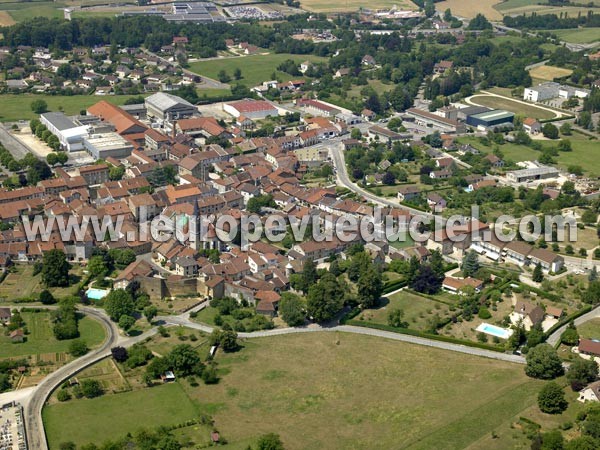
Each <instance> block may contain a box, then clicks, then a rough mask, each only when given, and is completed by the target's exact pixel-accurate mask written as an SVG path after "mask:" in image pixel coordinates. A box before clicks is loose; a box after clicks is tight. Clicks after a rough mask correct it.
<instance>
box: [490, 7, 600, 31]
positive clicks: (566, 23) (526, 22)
mask: <svg viewBox="0 0 600 450" xmlns="http://www.w3.org/2000/svg"><path fill="white" fill-rule="evenodd" d="M502 21H503V22H504V25H506V26H507V27H511V28H519V29H523V28H527V29H530V30H561V29H565V28H578V27H598V26H600V14H594V12H593V11H591V10H590V11H589V12H588V14H587V15H584V14H581V13H579V14H578V15H577V16H576V17H567V16H566V15H565V16H564V17H563V15H562V13H561V14H560V16H558V15H556V14H542V15H538V14H537V13H535V12H534V13H531V15H529V16H525V15H523V16H514V17H513V16H509V15H506V16H504V18H503V19H502Z"/></svg>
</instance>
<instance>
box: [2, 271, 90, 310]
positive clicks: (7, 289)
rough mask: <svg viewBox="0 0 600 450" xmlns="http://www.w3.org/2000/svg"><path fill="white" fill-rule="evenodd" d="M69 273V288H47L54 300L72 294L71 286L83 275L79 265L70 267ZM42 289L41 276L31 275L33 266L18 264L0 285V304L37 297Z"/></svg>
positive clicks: (43, 287)
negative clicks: (22, 298)
mask: <svg viewBox="0 0 600 450" xmlns="http://www.w3.org/2000/svg"><path fill="white" fill-rule="evenodd" d="M69 273H70V275H71V278H72V280H71V286H69V287H56V288H49V291H50V292H51V293H52V295H54V297H55V298H62V297H65V296H68V295H72V294H73V285H74V284H75V283H76V282H78V281H79V279H80V278H81V276H82V275H83V268H82V267H81V266H80V265H72V266H71V270H70V271H69ZM43 289H45V286H44V285H43V284H42V275H41V274H37V275H33V265H32V264H18V265H16V266H15V267H14V268H13V269H12V270H11V272H10V273H9V274H8V275H7V276H6V278H5V279H4V281H2V283H0V302H2V301H6V302H10V301H11V300H13V299H15V298H19V297H32V296H37V295H38V294H39V293H40V292H41V291H42V290H43Z"/></svg>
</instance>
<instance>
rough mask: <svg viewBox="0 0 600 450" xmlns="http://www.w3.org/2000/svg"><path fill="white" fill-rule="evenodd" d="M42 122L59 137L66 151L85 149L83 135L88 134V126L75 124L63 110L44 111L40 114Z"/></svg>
mask: <svg viewBox="0 0 600 450" xmlns="http://www.w3.org/2000/svg"><path fill="white" fill-rule="evenodd" d="M40 122H41V123H42V124H44V125H45V126H46V128H48V131H50V133H52V134H53V135H54V136H56V137H57V138H58V141H59V142H60V145H62V147H63V148H64V149H65V150H66V151H68V152H75V151H77V150H83V136H84V135H86V134H87V128H88V127H87V126H81V125H77V124H75V122H73V121H72V120H71V119H69V118H68V117H67V116H65V115H64V114H63V113H61V112H48V113H44V114H42V115H40Z"/></svg>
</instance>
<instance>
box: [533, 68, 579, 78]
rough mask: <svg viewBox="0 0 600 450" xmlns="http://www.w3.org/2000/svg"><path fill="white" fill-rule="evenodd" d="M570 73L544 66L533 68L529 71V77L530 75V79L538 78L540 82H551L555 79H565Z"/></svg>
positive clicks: (566, 70) (563, 69)
mask: <svg viewBox="0 0 600 450" xmlns="http://www.w3.org/2000/svg"><path fill="white" fill-rule="evenodd" d="M572 73H573V71H572V70H571V69H565V68H562V67H554V66H546V65H544V66H538V67H534V68H533V69H531V70H530V71H529V75H531V77H532V78H538V79H540V80H548V81H552V80H554V79H555V78H561V77H566V76H569V75H571V74H572Z"/></svg>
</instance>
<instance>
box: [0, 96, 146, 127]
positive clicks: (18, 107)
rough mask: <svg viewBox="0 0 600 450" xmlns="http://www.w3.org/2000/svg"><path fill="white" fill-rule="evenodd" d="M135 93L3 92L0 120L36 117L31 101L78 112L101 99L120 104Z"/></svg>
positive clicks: (68, 111) (67, 112)
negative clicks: (42, 101)
mask: <svg viewBox="0 0 600 450" xmlns="http://www.w3.org/2000/svg"><path fill="white" fill-rule="evenodd" d="M131 97H138V96H137V95H107V96H100V95H70V96H67V95H37V94H5V95H0V104H2V108H0V122H15V121H17V120H31V119H33V118H35V117H38V115H37V114H35V113H34V112H33V111H32V110H31V102H32V101H34V100H38V99H41V100H44V101H46V103H47V104H48V110H50V111H59V110H60V108H61V107H62V108H63V111H64V113H65V114H79V111H81V110H84V109H87V108H88V107H89V106H92V105H93V104H95V103H98V102H99V101H101V100H106V101H107V102H109V103H113V104H115V105H122V104H124V103H125V101H126V100H127V99H128V98H131Z"/></svg>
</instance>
